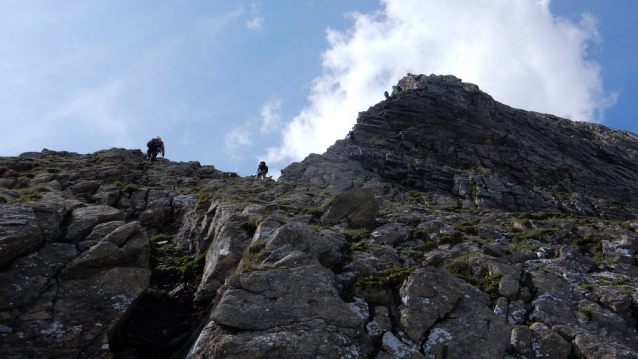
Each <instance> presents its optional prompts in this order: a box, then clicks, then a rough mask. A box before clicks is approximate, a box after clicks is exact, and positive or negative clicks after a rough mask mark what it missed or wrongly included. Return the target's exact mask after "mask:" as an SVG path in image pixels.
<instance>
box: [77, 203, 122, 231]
mask: <svg viewBox="0 0 638 359" xmlns="http://www.w3.org/2000/svg"><path fill="white" fill-rule="evenodd" d="M125 218H126V214H124V212H122V211H120V210H119V209H116V208H113V207H109V206H104V205H100V206H90V207H83V208H78V209H76V210H74V211H73V213H72V215H71V223H70V224H69V227H68V229H67V238H68V239H69V240H77V239H81V238H82V237H86V236H87V235H89V234H90V233H91V231H92V230H93V228H94V227H95V226H97V225H98V224H101V223H106V222H111V221H123V220H124V219H125Z"/></svg>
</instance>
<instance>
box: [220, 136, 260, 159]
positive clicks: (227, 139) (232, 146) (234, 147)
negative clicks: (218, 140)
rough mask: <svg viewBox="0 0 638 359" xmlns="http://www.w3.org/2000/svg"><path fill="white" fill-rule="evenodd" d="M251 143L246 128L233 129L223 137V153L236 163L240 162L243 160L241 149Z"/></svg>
mask: <svg viewBox="0 0 638 359" xmlns="http://www.w3.org/2000/svg"><path fill="white" fill-rule="evenodd" d="M252 143H253V141H252V140H251V139H250V135H249V134H248V131H247V129H246V128H235V129H233V130H231V131H230V132H227V133H226V134H225V135H224V153H226V154H228V155H230V157H231V158H233V159H235V160H236V161H237V160H240V159H242V158H243V156H242V155H241V154H240V153H242V152H244V151H241V148H242V147H246V146H250V145H252Z"/></svg>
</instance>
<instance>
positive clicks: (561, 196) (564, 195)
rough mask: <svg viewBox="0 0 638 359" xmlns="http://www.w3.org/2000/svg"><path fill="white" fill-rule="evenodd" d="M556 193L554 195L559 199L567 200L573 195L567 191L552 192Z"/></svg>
mask: <svg viewBox="0 0 638 359" xmlns="http://www.w3.org/2000/svg"><path fill="white" fill-rule="evenodd" d="M552 194H553V195H554V197H556V198H557V199H558V200H559V201H567V200H569V199H570V198H571V195H570V194H569V193H565V192H554V193H552Z"/></svg>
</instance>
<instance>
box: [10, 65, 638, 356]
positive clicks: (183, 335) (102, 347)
mask: <svg viewBox="0 0 638 359" xmlns="http://www.w3.org/2000/svg"><path fill="white" fill-rule="evenodd" d="M353 133H354V138H355V141H349V140H348V141H346V140H339V141H337V142H336V143H335V144H334V145H333V146H331V147H330V148H329V149H328V150H327V151H326V153H324V154H321V155H319V154H312V155H310V156H308V157H307V158H306V159H304V160H303V161H302V162H298V163H293V164H291V165H290V166H288V167H287V168H285V169H284V170H282V175H281V177H280V178H279V180H278V181H273V180H272V179H266V180H260V179H256V178H254V177H246V178H242V177H239V176H237V175H236V174H235V173H229V172H222V171H219V170H217V169H215V168H214V167H213V166H202V165H201V164H200V163H198V162H172V161H169V160H167V159H158V160H157V161H156V162H152V163H147V162H146V161H145V160H144V154H143V153H142V152H141V151H139V150H126V149H117V148H114V149H110V150H103V151H99V152H96V153H93V154H87V155H83V154H77V153H72V152H66V151H51V150H46V149H45V150H43V151H41V152H28V153H23V154H21V155H20V156H18V157H2V158H0V357H3V358H48V357H55V358H117V359H134V358H173V359H182V358H186V359H196V358H202V359H203V358H207V359H208V358H291V359H292V358H376V359H388V358H417V359H421V358H485V359H492V358H507V359H512V358H517V359H521V358H528V359H531V358H537V357H548V358H638V332H637V331H636V327H637V320H636V318H638V306H637V304H638V268H636V253H638V233H636V229H637V228H638V219H636V204H635V202H636V201H635V199H636V181H637V180H636V179H637V178H638V176H637V175H638V172H637V169H638V161H637V158H636V149H637V148H638V138H636V136H635V135H634V134H631V133H628V132H625V131H619V130H613V129H609V128H606V127H604V126H601V125H595V124H589V123H578V122H572V121H569V120H565V119H561V118H557V117H554V116H551V115H545V114H539V113H534V112H527V111H522V110H517V109H513V108H510V107H508V106H506V105H503V104H500V103H498V102H496V101H494V100H493V99H492V98H491V97H490V96H489V95H487V94H485V93H483V92H482V91H480V90H479V88H478V86H476V85H473V84H468V83H463V82H462V81H461V80H459V79H457V78H455V77H453V76H434V75H431V76H425V75H411V74H408V76H407V77H405V78H404V79H402V80H401V81H400V82H399V83H398V85H397V86H396V87H395V88H394V91H393V93H392V96H390V97H389V98H388V99H386V100H384V101H382V102H380V103H378V104H376V105H374V106H372V107H371V108H370V109H368V110H367V111H365V112H361V113H360V114H359V116H358V119H357V124H356V125H355V126H354V129H353ZM344 135H345V134H344Z"/></svg>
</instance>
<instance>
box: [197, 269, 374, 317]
mask: <svg viewBox="0 0 638 359" xmlns="http://www.w3.org/2000/svg"><path fill="white" fill-rule="evenodd" d="M333 276H334V274H332V272H331V271H330V270H328V269H324V268H322V267H320V266H318V265H314V266H308V267H299V268H292V269H276V270H270V271H265V272H248V273H243V274H240V275H238V276H236V277H233V278H231V280H230V281H229V282H228V284H227V285H226V286H225V287H224V288H222V289H221V293H220V297H221V298H220V300H219V304H217V306H216V307H215V308H214V309H213V311H212V312H211V316H210V317H211V319H212V320H214V321H215V322H217V323H221V324H224V325H228V326H231V327H235V328H239V329H244V330H247V329H250V330H266V329H271V328H275V327H279V326H283V325H290V324H293V323H295V322H300V321H305V320H310V319H323V320H325V321H326V322H327V323H328V324H332V325H336V326H340V327H350V328H357V327H359V326H360V325H361V324H362V320H361V318H360V317H358V316H357V315H356V314H355V313H354V312H353V311H352V309H350V307H349V306H348V305H347V304H346V303H344V302H343V301H342V300H341V298H339V295H338V293H337V291H336V290H335V288H334V287H333V285H332V282H333V280H334V278H333Z"/></svg>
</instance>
